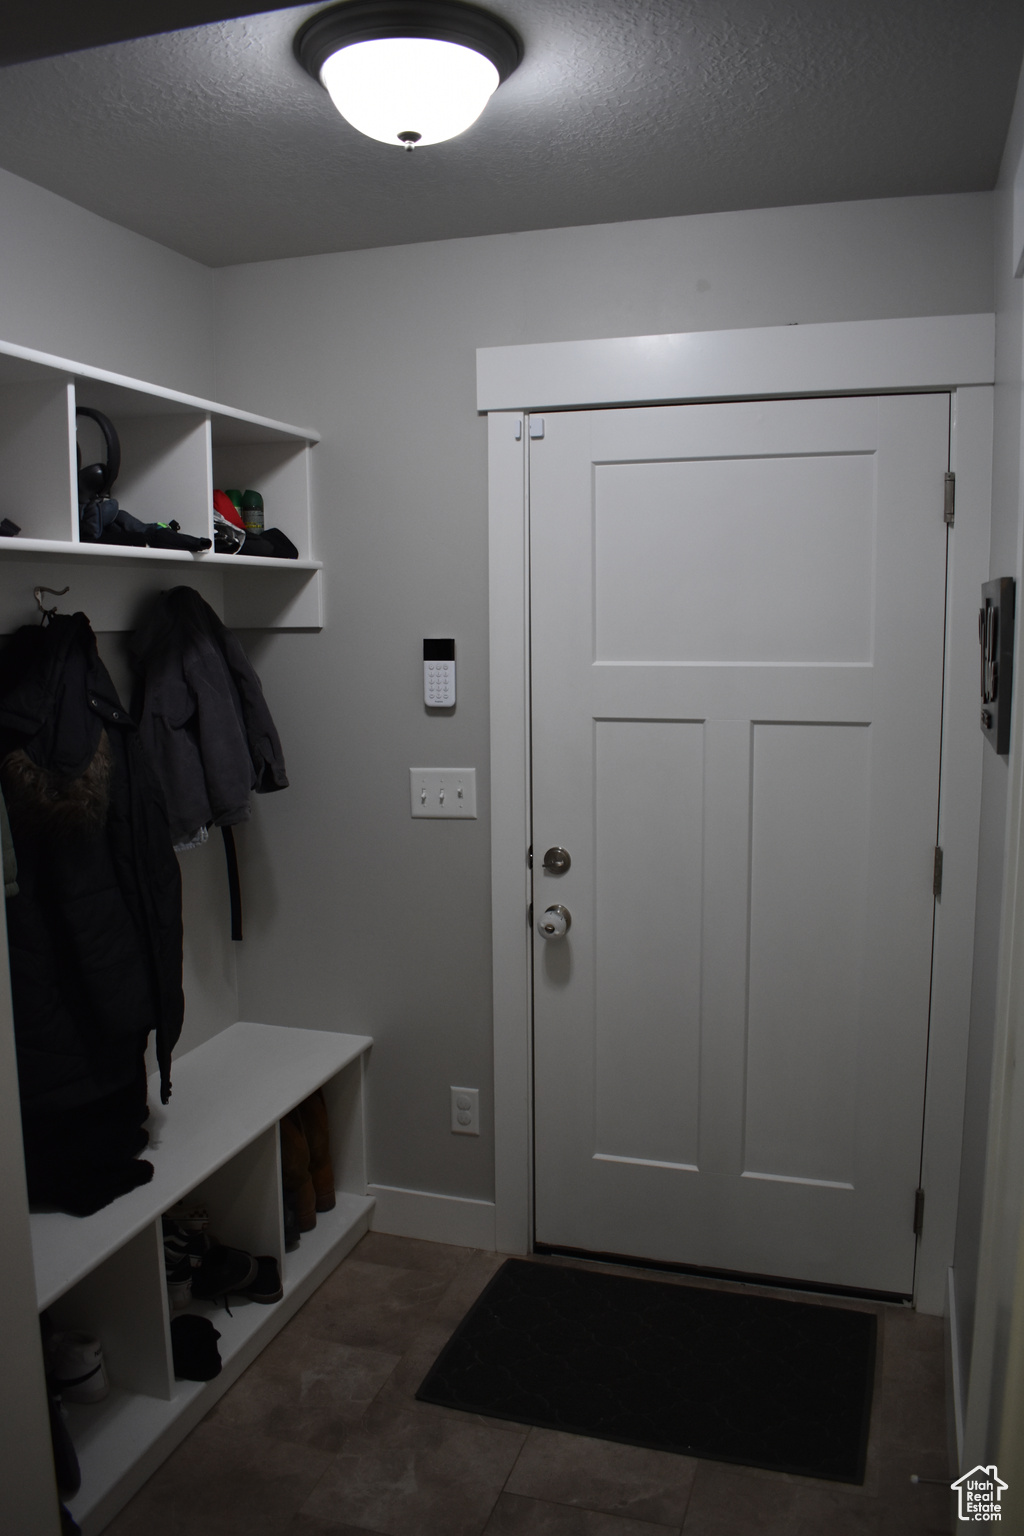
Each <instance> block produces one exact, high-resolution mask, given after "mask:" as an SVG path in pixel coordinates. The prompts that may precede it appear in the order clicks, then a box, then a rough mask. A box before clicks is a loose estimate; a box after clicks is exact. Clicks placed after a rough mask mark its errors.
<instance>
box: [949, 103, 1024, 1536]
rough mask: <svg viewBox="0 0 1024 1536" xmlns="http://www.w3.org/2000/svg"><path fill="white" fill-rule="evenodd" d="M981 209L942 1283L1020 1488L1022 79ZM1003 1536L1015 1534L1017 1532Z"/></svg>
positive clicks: (1023, 1253) (971, 1410) (1023, 1461)
mask: <svg viewBox="0 0 1024 1536" xmlns="http://www.w3.org/2000/svg"><path fill="white" fill-rule="evenodd" d="M1015 201H1016V203H1017V214H1016V220H1015V209H1014V203H1015ZM993 202H994V210H993V211H994V260H995V267H994V272H995V301H996V392H995V405H996V409H995V440H994V461H993V469H994V475H993V514H992V573H993V574H994V575H1000V576H1005V575H1013V576H1015V577H1016V579H1017V593H1018V597H1017V615H1018V620H1017V622H1018V629H1017V650H1016V661H1015V665H1016V667H1017V676H1016V678H1015V684H1014V694H1015V700H1014V717H1013V732H1014V736H1013V738H1012V739H1011V744H1010V757H1009V760H1008V762H1007V761H1005V760H1004V761H1001V762H996V761H991V760H989V759H990V754H988V753H986V771H985V783H984V800H983V807H982V826H983V831H982V845H981V861H980V865H979V878H978V943H977V946H976V955H975V987H974V1006H973V1008H972V1020H971V1059H970V1063H969V1071H968V1084H967V1103H966V1118H965V1128H964V1162H963V1173H962V1179H961V1199H960V1205H961V1217H960V1224H959V1230H958V1234H957V1250H956V1266H955V1275H956V1294H957V1310H958V1314H959V1318H958V1320H959V1322H960V1328H961V1336H962V1347H961V1356H962V1361H963V1365H964V1367H965V1371H964V1376H965V1380H967V1382H968V1393H967V1413H966V1431H965V1447H964V1466H965V1467H970V1466H972V1465H973V1464H974V1463H975V1462H977V1461H979V1460H984V1459H986V1458H987V1459H988V1460H989V1461H991V1460H992V1459H994V1458H995V1457H996V1456H997V1455H998V1459H999V1464H1000V1468H1001V1471H1002V1474H1003V1476H1004V1477H1007V1474H1008V1480H1009V1482H1010V1483H1011V1486H1013V1485H1016V1486H1018V1487H1019V1486H1020V1483H1021V1481H1022V1479H1024V1450H1022V1447H1021V1443H1020V1440H1021V1433H1022V1431H1024V1249H1022V1247H1021V1244H1022V1241H1024V1226H1022V1218H1024V1198H1022V1189H1024V1099H1022V1096H1021V1092H1020V1086H1019V1077H1018V1074H1017V1072H1016V1062H1017V1059H1018V1057H1019V1054H1020V1050H1021V1043H1022V1030H1024V1009H1022V996H1021V991H1020V984H1021V978H1022V976H1024V889H1022V887H1021V875H1022V874H1024V868H1022V866H1021V863H1020V857H1019V846H1020V832H1021V827H1022V821H1021V815H1022V809H1024V807H1022V793H1024V740H1022V739H1021V738H1022V731H1024V686H1022V684H1024V676H1022V674H1024V667H1022V657H1024V649H1022V641H1024V623H1022V618H1024V614H1022V601H1021V594H1022V593H1024V586H1022V584H1021V583H1022V577H1024V463H1022V448H1024V415H1022V411H1024V301H1022V284H1021V281H1020V280H1019V279H1015V278H1014V276H1013V273H1014V270H1015V268H1016V264H1017V261H1018V259H1019V257H1020V254H1021V244H1022V238H1024V237H1022V234H1021V231H1020V229H1018V232H1017V233H1016V234H1015V232H1014V225H1015V222H1016V223H1017V224H1018V225H1020V224H1021V223H1022V214H1024V74H1022V77H1021V85H1020V87H1019V88H1018V92H1017V102H1016V106H1015V109H1014V115H1013V119H1012V122H1011V126H1010V132H1009V136H1008V139H1007V144H1006V149H1005V152H1004V156H1003V163H1002V168H1001V171H1000V176H999V183H998V187H997V190H996V192H995V194H994V198H993ZM1004 828H1005V834H1004V830H1003V829H1004ZM1004 835H1005V844H1004ZM1004 846H1005V849H1006V857H1005V858H1004ZM997 937H998V944H999V950H1000V953H999V969H998V970H997V969H996V965H995V960H996V940H997ZM997 978H998V985H997ZM982 1196H983V1197H984V1198H983V1200H982ZM968 1347H969V1349H970V1353H969V1355H968V1353H967V1351H968ZM1004 1411H1005V1413H1006V1415H1007V1416H1006V1418H1005V1420H1004ZM1012 1518H1013V1517H1012V1515H1011V1519H1012ZM1017 1519H1018V1522H1019V1521H1020V1516H1019V1512H1018V1516H1017ZM1015 1528H1024V1527H1021V1526H1020V1525H1019V1523H1018V1526H1017V1527H1015Z"/></svg>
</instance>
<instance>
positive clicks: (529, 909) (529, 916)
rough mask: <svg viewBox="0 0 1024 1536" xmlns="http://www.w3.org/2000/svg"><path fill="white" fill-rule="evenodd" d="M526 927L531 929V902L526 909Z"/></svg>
mask: <svg viewBox="0 0 1024 1536" xmlns="http://www.w3.org/2000/svg"><path fill="white" fill-rule="evenodd" d="M526 926H527V928H532V927H533V902H532V901H531V902H530V905H529V906H528V907H527V909H526Z"/></svg>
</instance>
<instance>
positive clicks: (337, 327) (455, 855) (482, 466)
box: [217, 194, 992, 1200]
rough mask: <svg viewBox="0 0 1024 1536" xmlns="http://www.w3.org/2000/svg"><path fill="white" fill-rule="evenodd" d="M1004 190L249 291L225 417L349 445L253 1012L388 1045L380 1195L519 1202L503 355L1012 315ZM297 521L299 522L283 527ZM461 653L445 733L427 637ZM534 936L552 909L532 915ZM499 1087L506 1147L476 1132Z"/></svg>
mask: <svg viewBox="0 0 1024 1536" xmlns="http://www.w3.org/2000/svg"><path fill="white" fill-rule="evenodd" d="M990 212H991V208H990V196H989V195H987V194H978V195H969V196H961V197H935V198H917V199H893V200H887V201H877V202H867V203H859V204H856V203H855V204H836V205H826V206H818V207H803V208H788V209H766V210H759V211H756V212H749V213H730V214H714V215H707V216H701V217H695V218H678V219H663V220H652V221H648V222H642V223H633V224H619V225H606V226H597V227H588V228H582V229H565V230H548V231H539V232H534V233H527V234H518V235H501V236H491V237H486V238H481V239H471V240H458V241H448V242H440V243H436V244H427V245H411V246H403V247H395V248H389V249H386V250H375V251H362V252H352V253H347V254H344V255H336V256H317V257H310V258H305V259H301V260H290V261H281V262H270V263H265V264H259V265H248V266H242V267H234V268H227V269H222V270H221V271H219V272H218V274H217V293H218V339H217V351H218V357H220V358H229V359H230V365H229V368H227V369H225V370H224V371H222V373H221V374H220V377H219V378H218V383H217V389H218V392H219V394H220V395H221V396H227V397H229V398H236V397H238V399H239V403H241V404H244V405H247V406H249V407H251V408H254V409H258V410H260V411H265V412H268V413H270V414H272V415H278V416H282V417H284V418H285V419H291V420H299V421H304V422H306V421H308V422H309V424H310V425H312V426H315V427H317V428H319V430H320V431H321V432H322V433H323V443H322V445H321V446H320V447H319V448H318V449H317V450H316V453H315V455H314V459H315V462H316V476H317V505H318V507H319V525H318V526H319V531H318V550H317V553H318V554H319V555H321V556H322V557H323V558H324V560H325V561H326V562H327V615H328V617H327V627H326V629H325V630H324V632H323V634H322V635H321V636H295V635H282V636H275V637H270V638H268V639H266V640H265V641H260V642H259V643H258V645H257V646H256V649H255V653H254V654H255V656H256V660H257V665H258V667H259V670H260V672H261V675H262V677H263V681H264V686H265V689H266V692H267V695H268V698H269V700H270V703H271V707H272V709H273V711H274V713H275V716H276V718H277V720H278V724H279V726H280V728H281V731H282V735H283V737H284V742H285V749H286V753H287V756H288V762H289V771H290V773H291V777H292V784H293V788H292V789H291V790H289V791H288V792H287V793H286V794H283V795H278V796H274V797H272V798H271V799H269V800H267V801H265V802H262V803H260V804H258V805H257V807H256V816H255V819H254V822H253V824H252V826H251V828H250V829H249V834H248V837H247V839H246V845H245V849H244V854H243V857H244V859H245V863H246V865H247V871H246V875H245V880H246V888H247V892H248V893H249V896H248V901H249V913H248V922H249V926H248V929H247V934H248V935H249V938H250V939H251V941H252V942H248V940H247V943H246V946H245V950H244V953H243V954H242V955H241V956H240V1000H241V1007H242V1011H243V1013H247V1012H248V1013H249V1014H254V1013H255V1014H256V1015H257V1016H260V1017H265V1018H267V1019H270V1020H272V1021H274V1022H290V1023H295V1024H317V1023H320V1024H324V1025H335V1026H341V1027H350V1028H353V1029H359V1030H365V1031H366V1032H367V1033H370V1034H372V1035H374V1037H375V1039H376V1041H377V1044H376V1045H375V1048H374V1053H373V1061H372V1067H371V1072H370V1106H369V1109H370V1136H371V1151H370V1157H371V1176H372V1178H373V1179H374V1180H375V1181H376V1182H378V1183H383V1184H392V1185H398V1186H402V1187H409V1188H414V1189H415V1188H418V1189H429V1190H433V1191H437V1192H441V1193H445V1194H452V1195H458V1196H464V1197H469V1198H474V1199H483V1200H487V1199H490V1198H491V1197H492V1188H493V1186H492V1151H491V1149H492V1141H491V1135H490V1125H491V1095H490V1086H491V1037H490V1030H491V1020H490V968H489V955H488V950H489V866H488V859H489V854H488V829H487V819H486V818H487V795H486V785H487V771H488V758H487V751H488V698H487V683H486V679H487V611H486V596H487V566H486V562H487V547H486V543H487V539H486V491H487V481H486V431H485V423H484V421H483V420H481V419H479V418H478V417H477V416H476V414H475V409H474V351H475V348H476V347H478V346H486V345H496V344H501V343H510V342H522V341H544V340H570V339H574V338H581V337H594V336H614V335H630V334H637V333H641V334H643V333H652V332H661V331H685V330H693V329H713V328H718V327H732V326H753V325H779V324H787V323H798V322H802V323H808V322H813V321H826V320H854V319H862V318H886V317H892V316H900V315H927V314H942V313H966V312H972V311H983V310H988V309H990V308H991V306H992V265H991V262H992V248H991V227H990ZM269 513H270V516H271V518H272V516H273V509H272V508H271V509H269ZM430 634H454V635H455V637H456V641H457V645H458V667H459V704H458V708H457V710H456V712H455V715H454V717H453V718H450V719H448V718H441V719H435V718H430V717H428V716H427V715H426V714H425V712H424V709H423V705H422V698H421V689H420V677H421V672H420V640H421V637H422V636H424V635H430ZM414 764H415V765H429V764H437V765H445V764H453V765H467V764H473V765H475V766H476V767H477V770H478V774H479V780H478V782H479V785H480V811H481V817H480V820H479V821H477V822H473V823H469V824H455V823H450V822H431V821H427V822H422V821H417V822H413V821H412V820H411V818H410V816H409V809H408V768H409V767H410V766H411V765H414ZM524 920H525V914H524ZM451 1084H458V1085H460V1086H467V1087H472V1086H478V1087H479V1088H480V1089H481V1109H482V1119H483V1127H484V1134H483V1135H482V1136H481V1137H480V1139H479V1140H474V1139H471V1138H468V1137H456V1136H452V1135H451V1132H450V1129H449V1108H448V1088H449V1085H451Z"/></svg>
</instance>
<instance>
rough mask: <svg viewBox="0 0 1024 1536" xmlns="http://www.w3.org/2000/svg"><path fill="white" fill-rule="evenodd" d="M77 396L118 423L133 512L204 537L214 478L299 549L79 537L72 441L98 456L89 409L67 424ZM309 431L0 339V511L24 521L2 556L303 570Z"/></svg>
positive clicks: (122, 480) (122, 490)
mask: <svg viewBox="0 0 1024 1536" xmlns="http://www.w3.org/2000/svg"><path fill="white" fill-rule="evenodd" d="M80 405H87V406H92V407H93V408H95V409H96V410H99V411H102V412H103V413H104V414H105V415H107V416H109V417H110V419H111V421H112V422H113V423H114V426H115V428H116V429H117V433H118V437H119V439H120V442H121V473H120V475H119V476H118V480H117V484H116V485H115V487H114V494H115V495H116V496H117V499H118V501H119V502H120V503H121V505H122V506H123V507H125V508H126V509H127V510H128V511H129V512H131V513H132V514H133V515H134V516H135V517H138V518H141V519H142V520H143V522H164V523H167V522H170V521H171V520H172V519H173V520H174V521H176V522H178V523H179V524H180V525H181V529H182V532H183V533H190V534H195V535H198V536H200V537H205V538H212V536H213V489H214V487H215V486H218V487H220V488H221V489H229V488H234V487H236V486H237V487H238V488H239V489H241V490H246V489H251V490H256V491H259V492H260V493H261V495H262V496H263V502H264V507H265V518H266V524H267V526H268V527H277V528H280V529H281V530H282V531H283V532H284V533H286V534H287V535H288V537H289V538H290V539H291V541H292V543H293V544H294V545H295V546H296V548H297V549H298V551H299V558H298V560H265V559H262V558H260V557H246V556H245V555H244V554H243V555H240V556H236V555H220V554H217V553H215V552H214V551H213V550H212V549H211V550H210V551H208V552H204V553H202V554H197V555H191V554H187V553H179V552H167V551H158V550H149V549H133V548H119V547H117V546H107V545H104V546H96V545H88V544H82V543H80V541H79V530H78V485H77V480H78V476H77V456H76V449H77V447H79V446H80V447H81V452H82V454H83V459H84V462H85V463H92V462H94V461H98V460H101V459H102V458H104V456H105V455H104V450H103V442H102V438H101V436H100V433H99V429H98V428H97V427H96V426H95V424H94V423H93V422H92V421H91V420H89V419H88V418H82V420H81V422H80V424H79V425H78V427H77V430H76V417H75V409H76V406H80ZM318 441H319V437H318V434H317V433H316V432H312V431H310V430H308V429H306V428H303V427H292V426H288V425H287V424H285V423H284V422H280V421H271V420H270V419H269V418H267V417H264V416H255V415H253V414H251V413H250V412H248V411H239V410H235V409H233V408H232V407H230V406H223V405H215V404H214V403H213V402H212V401H209V400H201V399H199V398H198V397H196V396H195V395H186V394H182V393H180V392H179V391H178V390H173V389H164V388H162V387H161V386H159V385H156V384H146V383H143V382H142V381H141V380H138V379H130V378H126V377H123V376H122V375H120V374H116V373H109V372H107V371H105V370H104V369H101V368H89V367H87V366H85V365H83V364H81V363H74V362H70V361H69V360H68V359H67V358H62V357H52V356H50V355H49V354H47V353H44V352H36V351H33V350H32V349H31V348H28V347H19V346H15V345H14V344H12V343H10V342H0V517H8V518H10V519H11V520H12V521H13V522H15V523H17V524H18V525H19V526H20V528H21V533H20V535H18V536H17V537H15V538H10V539H7V538H0V558H6V557H8V556H14V557H15V558H21V559H24V558H26V557H30V556H31V557H33V558H35V559H38V558H40V557H42V558H44V559H45V558H50V559H62V560H67V559H72V560H75V559H78V558H79V557H85V558H86V559H88V560H89V561H90V562H93V561H96V560H101V561H103V562H104V563H109V564H124V563H129V564H131V563H135V564H137V563H138V562H149V561H162V562H165V563H166V562H168V561H169V562H170V563H171V564H179V565H188V566H191V567H195V566H197V565H204V566H209V567H212V568H217V567H223V568H225V569H226V568H228V567H234V568H237V569H238V571H239V573H241V572H242V571H243V570H245V571H250V570H251V571H256V570H263V571H268V570H273V569H275V568H276V569H278V570H286V571H291V572H292V573H294V575H293V578H292V580H293V582H294V581H295V580H296V579H298V580H301V579H302V578H301V577H299V573H300V572H306V573H313V572H315V571H317V570H319V568H320V562H319V561H317V560H315V559H314V558H313V547H312V528H311V508H310V464H309V454H310V448H311V447H312V445H313V444H314V443H316V442H318ZM305 579H306V580H307V581H308V579H309V575H307V576H306V578H305Z"/></svg>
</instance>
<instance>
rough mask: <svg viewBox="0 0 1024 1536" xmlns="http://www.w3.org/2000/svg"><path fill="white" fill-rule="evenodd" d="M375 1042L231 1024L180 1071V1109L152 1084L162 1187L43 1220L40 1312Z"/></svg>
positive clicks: (153, 1153)
mask: <svg viewBox="0 0 1024 1536" xmlns="http://www.w3.org/2000/svg"><path fill="white" fill-rule="evenodd" d="M371 1043H372V1042H371V1040H370V1038H369V1036H367V1035H341V1034H335V1033H333V1032H332V1031H328V1030H318V1029H282V1028H280V1027H277V1026H275V1025H272V1024H251V1023H239V1024H232V1025H231V1027H230V1028H229V1029H225V1030H223V1031H222V1032H221V1033H220V1034H219V1035H214V1037H213V1039H212V1040H208V1041H207V1042H206V1044H205V1045H200V1046H198V1047H197V1048H196V1050H194V1051H188V1052H187V1053H186V1054H185V1055H184V1056H180V1057H178V1058H177V1060H176V1061H175V1062H174V1064H173V1066H172V1069H171V1084H172V1091H171V1102H170V1103H169V1104H168V1105H166V1106H165V1105H162V1104H161V1103H160V1081H159V1078H158V1076H156V1075H155V1074H154V1076H153V1077H152V1078H150V1082H149V1104H150V1117H149V1120H148V1121H147V1128H148V1130H149V1143H150V1144H149V1147H148V1148H147V1150H146V1151H145V1152H144V1153H143V1154H142V1155H143V1156H144V1157H145V1158H146V1160H147V1161H149V1162H151V1163H152V1164H153V1178H152V1181H151V1182H150V1183H149V1184H143V1185H141V1187H140V1188H138V1189H134V1190H132V1191H131V1193H130V1194H127V1195H122V1196H121V1197H120V1198H119V1199H117V1200H115V1201H113V1203H112V1204H110V1205H107V1206H104V1208H103V1209H102V1210H101V1211H96V1212H95V1214H94V1215H92V1216H67V1215H65V1214H64V1212H63V1211H45V1212H43V1211H37V1212H34V1213H33V1215H32V1218H31V1221H32V1254H33V1258H34V1260H35V1268H36V1294H37V1300H38V1304H39V1308H40V1310H42V1308H43V1307H48V1306H50V1305H51V1304H52V1303H53V1302H54V1301H56V1299H57V1297H58V1296H61V1295H63V1294H64V1292H65V1291H67V1290H69V1289H70V1287H71V1286H73V1285H76V1284H77V1283H78V1281H79V1280H81V1279H82V1278H83V1277H84V1276H85V1275H87V1274H88V1273H89V1272H90V1271H91V1270H93V1269H95V1268H96V1265H97V1264H99V1263H102V1261H103V1260H104V1259H105V1258H107V1257H108V1256H109V1255H110V1254H112V1253H113V1252H114V1251H115V1250H116V1249H118V1248H120V1247H122V1246H123V1245H124V1244H125V1243H126V1242H128V1240H129V1238H132V1237H134V1236H135V1234H136V1233H137V1232H141V1231H142V1229H143V1227H145V1226H148V1225H149V1224H150V1223H151V1222H153V1221H155V1220H157V1219H158V1218H159V1217H160V1216H161V1215H162V1214H163V1212H164V1211H166V1210H167V1209H168V1208H169V1207H170V1206H172V1205H174V1204H176V1202H177V1201H178V1200H181V1199H183V1198H184V1196H185V1195H187V1194H188V1193H189V1191H190V1190H192V1189H194V1188H195V1187H196V1185H197V1184H199V1183H200V1182H201V1181H202V1180H203V1179H204V1178H206V1177H208V1175H209V1174H211V1173H213V1172H215V1171H216V1169H218V1168H220V1167H221V1166H222V1165H223V1164H224V1163H226V1162H227V1161H228V1159H229V1158H231V1157H233V1156H234V1155H235V1154H236V1153H237V1152H240V1151H241V1150H242V1148H243V1147H245V1146H247V1145H248V1144H249V1142H251V1141H253V1140H254V1139H255V1138H256V1137H257V1136H258V1135H259V1134H260V1132H261V1131H265V1130H266V1129H267V1128H268V1127H269V1126H271V1125H274V1124H275V1123H276V1122H277V1121H278V1120H280V1119H281V1117H282V1115H286V1114H287V1113H288V1111H289V1110H290V1109H294V1107H295V1105H296V1104H300V1103H301V1102H302V1100H303V1099H305V1098H308V1096H309V1095H310V1094H311V1093H312V1092H313V1091H314V1089H316V1088H318V1087H319V1086H320V1084H321V1083H323V1082H325V1081H326V1080H327V1078H329V1077H333V1076H334V1075H335V1074H336V1073H338V1072H340V1071H342V1069H343V1068H345V1067H347V1066H348V1065H349V1063H350V1062H353V1061H355V1060H357V1058H358V1057H360V1056H361V1055H362V1054H363V1052H364V1051H366V1050H368V1049H369V1046H370V1045H371Z"/></svg>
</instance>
